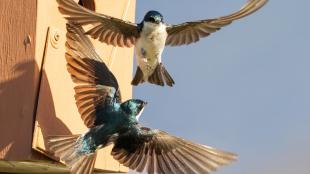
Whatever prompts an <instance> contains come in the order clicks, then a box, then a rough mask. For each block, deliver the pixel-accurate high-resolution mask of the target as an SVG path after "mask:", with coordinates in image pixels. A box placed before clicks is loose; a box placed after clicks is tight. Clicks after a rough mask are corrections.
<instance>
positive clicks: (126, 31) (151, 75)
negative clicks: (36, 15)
mask: <svg viewBox="0 0 310 174" xmlns="http://www.w3.org/2000/svg"><path fill="white" fill-rule="evenodd" d="M267 1H268V0H248V1H247V3H246V4H245V5H244V6H243V7H242V8H241V9H240V10H239V11H237V12H235V13H232V14H230V15H227V16H222V17H218V18H214V19H206V20H197V21H191V22H185V23H181V24H177V25H169V24H166V23H164V18H163V15H161V14H160V13H159V12H157V11H149V12H147V13H146V15H145V16H144V18H143V20H142V22H141V23H138V24H136V23H132V22H129V21H124V20H121V19H117V18H114V17H111V16H108V15H105V14H100V13H96V12H94V11H91V10H88V9H86V8H83V7H82V6H79V5H78V4H77V3H75V2H74V1H73V0H57V2H58V3H59V10H60V12H61V13H63V14H65V15H66V19H68V20H71V21H74V22H75V23H77V24H80V25H86V24H92V25H93V26H92V28H91V29H90V30H88V31H87V32H86V34H88V35H91V37H92V38H94V39H98V40H99V41H101V42H104V43H106V44H108V45H113V46H119V47H132V46H135V53H136V59H137V64H138V67H137V70H136V74H135V76H134V78H133V80H132V85H138V84H140V83H143V82H149V83H152V84H156V85H161V86H164V85H165V84H167V85H168V86H173V85H174V83H175V82H174V80H173V79H172V77H171V76H170V75H169V73H168V71H167V70H166V69H165V67H164V66H163V64H162V56H161V55H162V52H163V50H164V48H165V45H170V46H180V45H188V44H191V43H194V42H197V41H199V40H200V38H203V37H207V36H209V35H210V34H211V33H214V32H216V31H218V30H220V29H221V28H222V27H224V26H226V25H228V24H230V23H232V22H233V21H234V20H237V19H240V18H243V17H245V16H248V15H250V14H252V13H254V12H255V11H257V10H258V9H260V8H261V7H262V6H264V5H265V4H266V3H267Z"/></svg>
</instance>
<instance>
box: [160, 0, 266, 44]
mask: <svg viewBox="0 0 310 174" xmlns="http://www.w3.org/2000/svg"><path fill="white" fill-rule="evenodd" d="M267 2H268V0H248V2H247V3H246V4H245V5H244V6H243V7H242V8H241V9H240V10H239V11H237V12H235V13H232V14H230V15H227V16H223V17H219V18H215V19H207V20H199V21H192V22H185V23H182V24H178V25H171V26H168V27H167V33H168V37H167V40H166V45H170V46H179V45H184V44H186V45H188V44H191V43H194V42H197V41H199V39H200V38H203V37H207V36H209V35H210V34H211V33H214V32H216V31H218V30H219V29H221V28H222V27H224V26H226V25H228V24H230V23H232V22H233V21H234V20H237V19H240V18H243V17H245V16H248V15H250V14H252V13H254V12H255V11H257V10H258V9H260V8H261V7H263V6H264V5H265V4H266V3H267Z"/></svg>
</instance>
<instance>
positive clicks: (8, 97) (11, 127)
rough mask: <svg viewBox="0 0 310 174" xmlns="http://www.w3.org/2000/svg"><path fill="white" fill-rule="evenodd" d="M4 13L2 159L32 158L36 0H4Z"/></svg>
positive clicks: (0, 36)
mask: <svg viewBox="0 0 310 174" xmlns="http://www.w3.org/2000/svg"><path fill="white" fill-rule="evenodd" d="M0 16H1V17H0V31H1V32H0V137H1V141H0V159H14V160H18V159H23V160H25V159H31V158H32V157H33V154H32V151H31V140H32V133H33V122H34V119H33V116H34V108H35V100H36V94H37V87H38V75H39V70H40V67H39V65H40V64H37V62H36V61H35V56H34V55H35V33H36V0H22V1H16V0H1V1H0Z"/></svg>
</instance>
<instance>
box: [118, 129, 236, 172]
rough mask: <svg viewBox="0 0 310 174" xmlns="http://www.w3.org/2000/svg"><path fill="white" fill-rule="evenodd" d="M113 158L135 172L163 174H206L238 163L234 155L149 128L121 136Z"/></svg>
mask: <svg viewBox="0 0 310 174" xmlns="http://www.w3.org/2000/svg"><path fill="white" fill-rule="evenodd" d="M112 155H113V157H114V158H115V159H116V160H118V161H119V162H120V163H122V164H123V165H125V166H127V167H129V168H130V169H132V170H136V171H138V172H142V171H144V170H147V172H148V173H155V172H156V173H161V174H164V173H180V174H187V173H204V174H207V173H210V172H211V171H215V170H216V169H217V168H219V167H220V166H223V165H226V164H229V163H230V162H232V161H233V160H236V155H234V154H232V153H228V152H224V151H220V150H217V149H214V148H212V147H208V146H204V145H200V144H194V143H192V142H190V141H187V140H184V139H181V138H178V137H175V136H171V135H169V134H168V133H166V132H163V131H160V130H152V129H149V128H146V127H141V128H139V129H138V130H131V131H128V132H126V133H124V134H120V135H119V137H118V138H117V139H116V141H115V146H114V148H113V150H112Z"/></svg>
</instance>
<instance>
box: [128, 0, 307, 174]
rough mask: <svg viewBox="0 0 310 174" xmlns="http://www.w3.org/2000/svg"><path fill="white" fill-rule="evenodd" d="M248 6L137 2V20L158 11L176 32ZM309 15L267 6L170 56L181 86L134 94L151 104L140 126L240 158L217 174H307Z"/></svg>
mask: <svg viewBox="0 0 310 174" xmlns="http://www.w3.org/2000/svg"><path fill="white" fill-rule="evenodd" d="M192 2H194V3H192ZM244 2H245V0H234V1H227V0H195V1H175V0H174V1H167V0H156V1H137V15H136V16H137V17H136V20H137V22H140V21H141V20H142V18H143V16H144V14H145V13H146V12H147V11H148V10H158V11H160V12H161V13H162V14H163V15H164V16H165V21H166V22H167V23H172V24H176V23H180V22H185V21H189V20H195V19H205V18H212V17H217V16H221V15H225V14H229V13H230V12H232V11H234V10H237V9H239V8H240V7H241V6H242V4H243V3H244ZM309 7H310V1H308V0H299V1H298V2H297V1H291V0H281V1H280V0H270V2H269V3H268V4H267V5H266V6H265V7H264V8H263V9H261V10H260V11H258V12H257V13H255V14H254V15H252V16H249V17H247V18H245V19H241V20H239V21H236V22H234V23H233V24H232V25H230V26H227V27H225V28H223V29H222V30H221V31H219V32H217V33H214V34H213V35H212V36H210V37H208V38H205V39H203V40H201V41H200V42H198V43H196V44H192V45H189V46H182V47H168V48H166V49H165V52H164V54H163V62H164V63H165V65H166V68H167V69H168V71H169V73H170V74H171V75H172V76H173V77H174V80H175V81H176V85H175V86H174V87H173V88H169V87H165V88H162V87H157V86H153V85H142V86H139V87H136V88H134V97H135V98H141V99H144V100H146V101H148V103H149V105H148V106H147V108H146V109H145V110H144V114H143V115H142V117H141V122H142V123H143V124H144V125H145V126H149V127H152V128H159V129H162V130H165V131H168V132H169V133H171V134H174V135H177V136H180V137H183V138H186V139H189V140H192V141H194V142H198V143H202V144H206V145H210V146H213V147H216V148H220V149H223V150H227V151H231V152H235V153H237V154H238V155H239V160H238V161H237V162H235V163H233V164H232V165H229V166H227V167H224V168H222V169H220V170H219V171H218V172H215V173H217V174H249V173H250V174H277V173H281V174H292V173H296V174H309V173H310V165H309V164H310V148H309V147H310V136H309V132H310V90H309V89H310V79H309V75H310V68H309V67H310V44H309V40H310V34H309V32H310V22H309V17H310V12H309ZM131 173H134V172H131Z"/></svg>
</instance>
